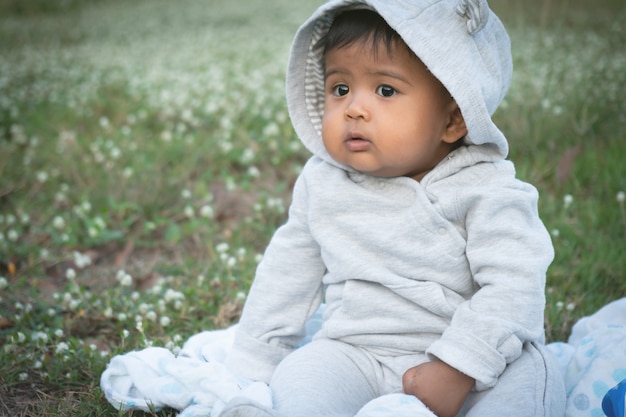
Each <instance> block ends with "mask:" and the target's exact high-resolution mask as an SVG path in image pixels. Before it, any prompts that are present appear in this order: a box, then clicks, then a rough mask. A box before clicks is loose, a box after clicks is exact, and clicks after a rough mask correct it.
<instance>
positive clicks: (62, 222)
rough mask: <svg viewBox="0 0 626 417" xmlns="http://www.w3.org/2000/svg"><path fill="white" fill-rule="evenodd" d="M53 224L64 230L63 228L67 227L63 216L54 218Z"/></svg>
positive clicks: (56, 227)
mask: <svg viewBox="0 0 626 417" xmlns="http://www.w3.org/2000/svg"><path fill="white" fill-rule="evenodd" d="M52 225H53V226H54V228H55V229H57V230H62V229H63V228H65V220H64V219H63V217H61V216H56V217H55V218H54V219H53V220H52Z"/></svg>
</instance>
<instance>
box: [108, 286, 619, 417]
mask: <svg viewBox="0 0 626 417" xmlns="http://www.w3.org/2000/svg"><path fill="white" fill-rule="evenodd" d="M320 324H321V312H319V311H318V312H317V313H316V314H315V316H313V318H312V319H311V320H310V321H309V322H308V323H307V338H306V339H305V341H304V342H303V343H307V342H308V341H309V340H310V338H311V336H312V335H313V334H315V332H316V331H317V330H318V329H319V326H320ZM235 328H236V325H235V326H232V327H230V328H228V329H225V330H214V331H206V332H202V333H199V334H197V335H194V336H192V337H191V338H190V339H189V340H188V341H187V342H186V343H185V345H184V346H183V349H182V350H181V352H180V353H179V355H178V356H175V355H174V354H173V353H171V352H170V351H169V350H167V349H165V348H158V347H151V348H147V349H144V350H141V351H133V352H129V353H126V354H123V355H118V356H115V357H113V358H112V359H111V361H110V362H109V364H108V366H107V368H106V370H105V371H104V372H103V374H102V377H101V379H100V386H101V388H102V390H103V391H104V393H105V396H106V398H107V400H108V401H109V402H110V403H111V404H112V405H113V406H114V407H115V408H117V409H123V410H128V409H137V410H143V411H149V410H150V409H151V408H152V409H156V410H159V409H161V408H165V407H169V408H173V409H176V410H180V411H181V412H180V414H178V416H180V417H201V416H202V417H208V416H210V417H217V416H219V414H220V412H221V410H222V408H223V407H224V405H225V404H226V403H227V402H228V401H230V400H231V399H232V398H234V397H236V396H246V397H248V398H251V399H254V400H256V401H258V402H260V403H262V404H265V405H267V406H269V407H271V405H272V400H271V392H270V389H269V387H268V386H267V385H265V384H262V383H259V382H254V383H253V382H252V381H247V380H244V379H242V378H238V377H237V376H236V375H234V374H233V373H232V372H230V371H229V370H228V369H227V368H226V367H225V366H224V365H223V361H224V358H225V357H226V355H227V354H228V350H229V348H230V346H231V345H232V342H233V336H234V330H235ZM548 348H549V350H550V351H551V352H553V353H554V355H555V356H556V357H557V358H558V360H559V362H560V364H561V367H562V370H563V375H564V378H565V385H566V389H567V395H568V398H567V407H566V416H567V417H602V416H604V415H605V414H604V413H603V412H602V408H601V403H602V399H603V397H604V396H605V394H606V393H607V391H608V390H609V389H610V388H612V387H614V386H615V385H617V384H618V383H619V382H620V381H623V380H626V298H622V299H619V300H617V301H614V302H612V303H610V304H607V305H606V306H605V307H603V308H602V309H600V310H599V311H598V312H596V313H595V314H594V315H592V316H589V317H585V318H583V319H581V320H579V321H578V322H577V323H576V325H575V326H574V327H573V330H572V334H571V336H570V337H569V339H568V341H567V342H556V343H551V344H549V345H548ZM623 401H624V398H621V402H622V404H621V407H622V408H621V409H623ZM392 410H393V411H392ZM416 413H417V414H416ZM357 416H358V417H434V414H432V413H431V412H430V411H428V409H427V408H426V407H425V406H423V405H422V404H421V403H420V402H419V401H418V400H417V399H416V398H415V397H412V396H408V395H403V394H393V395H387V396H384V397H381V398H379V399H376V400H374V401H372V402H371V403H369V404H367V405H366V406H365V407H363V409H362V410H361V411H360V412H359V413H358V414H357ZM616 417H624V416H616Z"/></svg>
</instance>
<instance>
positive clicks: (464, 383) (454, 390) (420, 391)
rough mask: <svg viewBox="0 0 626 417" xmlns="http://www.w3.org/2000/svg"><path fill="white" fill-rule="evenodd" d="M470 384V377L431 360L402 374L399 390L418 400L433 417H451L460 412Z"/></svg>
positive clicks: (471, 382) (471, 384) (471, 379)
mask: <svg viewBox="0 0 626 417" xmlns="http://www.w3.org/2000/svg"><path fill="white" fill-rule="evenodd" d="M474 382H475V381H474V379H473V378H472V377H469V376H467V375H465V374H463V373H461V372H459V371H457V370H456V369H455V368H453V367H451V366H450V365H448V364H446V363H445V362H442V361H439V360H435V361H433V362H426V363H423V364H421V365H418V366H414V367H413V368H410V369H409V370H408V371H406V372H405V373H404V376H403V377H402V388H403V390H404V392H405V393H406V394H411V395H415V396H416V397H417V398H419V399H420V400H421V401H422V402H423V403H424V404H426V406H427V407H428V408H430V409H431V410H432V411H433V412H434V413H435V414H436V415H437V416H439V417H454V416H456V415H457V414H458V412H459V411H460V410H461V407H462V406H463V403H464V402H465V399H466V398H467V395H468V394H469V392H470V391H471V389H472V387H473V386H474Z"/></svg>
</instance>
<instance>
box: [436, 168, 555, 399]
mask: <svg viewBox="0 0 626 417" xmlns="http://www.w3.org/2000/svg"><path fill="white" fill-rule="evenodd" d="M479 190H482V191H479ZM537 199H538V194H537V191H536V189H535V188H534V187H532V186H531V185H529V184H526V183H523V182H521V181H518V180H515V179H507V180H504V179H501V180H499V181H498V183H495V184H494V183H491V184H487V185H485V184H479V186H477V187H471V186H470V187H469V188H468V189H466V190H465V191H464V192H463V198H462V200H463V202H462V203H459V205H458V206H457V207H463V210H462V211H463V214H461V215H460V217H464V220H465V227H466V231H467V247H466V256H467V260H468V262H469V265H470V272H471V274H472V278H473V280H474V283H475V285H476V287H477V291H476V292H475V293H474V295H473V296H472V297H471V298H470V299H468V300H466V301H465V302H464V303H462V304H461V305H460V306H459V307H458V309H457V310H456V312H455V313H454V315H453V317H452V320H451V324H450V326H449V327H448V328H447V329H446V331H445V332H444V333H443V335H442V337H441V338H440V339H439V340H438V341H436V342H435V343H433V344H432V345H431V346H430V347H429V349H428V351H427V353H428V354H430V355H434V356H436V357H438V358H439V359H441V360H443V361H444V362H446V363H448V364H449V365H451V366H453V367H455V368H456V369H458V370H460V371H461V372H463V373H465V374H467V375H469V376H471V377H473V378H475V379H476V388H477V389H478V390H482V389H486V388H489V387H492V386H494V385H495V384H496V382H497V379H498V377H499V376H500V374H501V373H502V372H503V371H504V369H505V367H506V365H507V364H508V363H511V362H512V361H514V360H515V359H516V358H518V357H519V356H520V355H521V352H522V345H523V343H524V342H526V341H543V338H544V327H543V326H544V321H543V320H544V308H545V279H546V278H545V277H546V270H547V268H548V266H549V265H550V263H551V262H552V259H553V257H554V250H553V247H552V242H551V240H550V236H549V234H548V232H547V231H546V229H545V227H544V225H543V223H542V222H541V220H540V218H539V215H538V212H537Z"/></svg>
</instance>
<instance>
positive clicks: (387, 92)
mask: <svg viewBox="0 0 626 417" xmlns="http://www.w3.org/2000/svg"><path fill="white" fill-rule="evenodd" d="M396 93H397V91H396V89H395V88H393V87H391V86H388V85H380V86H378V88H377V89H376V94H378V95H379V96H383V97H392V96H395V95H396Z"/></svg>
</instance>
